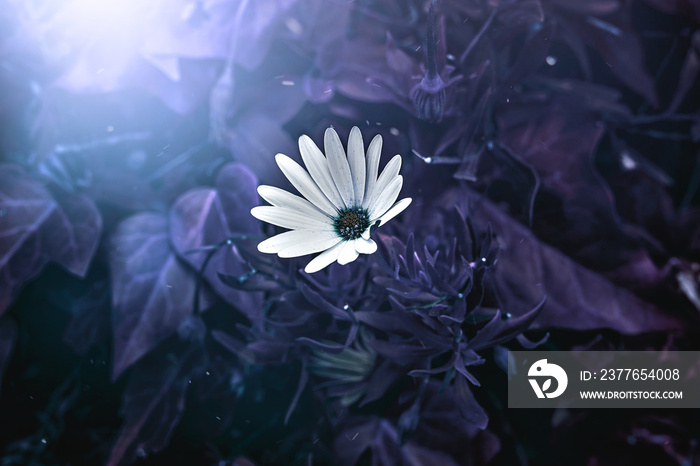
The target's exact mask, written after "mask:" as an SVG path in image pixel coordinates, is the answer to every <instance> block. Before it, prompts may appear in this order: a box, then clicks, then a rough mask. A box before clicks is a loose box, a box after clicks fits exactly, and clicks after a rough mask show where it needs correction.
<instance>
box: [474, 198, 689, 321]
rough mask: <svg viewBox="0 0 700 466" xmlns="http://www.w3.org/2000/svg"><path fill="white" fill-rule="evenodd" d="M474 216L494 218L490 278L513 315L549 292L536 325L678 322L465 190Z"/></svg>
mask: <svg viewBox="0 0 700 466" xmlns="http://www.w3.org/2000/svg"><path fill="white" fill-rule="evenodd" d="M462 196H463V199H465V200H467V201H468V202H470V203H471V205H473V206H478V207H476V208H474V209H471V210H470V212H471V214H472V216H473V218H474V219H475V221H476V222H479V223H486V222H490V223H491V225H492V226H493V230H494V232H495V233H496V236H497V238H498V242H499V243H500V244H501V254H499V260H498V266H497V267H495V268H494V271H493V273H492V274H491V276H490V277H489V278H488V280H490V281H492V283H493V285H494V286H495V288H496V290H497V292H498V295H499V298H500V300H501V308H502V309H504V310H507V311H508V312H510V313H512V314H513V315H520V314H522V313H524V312H525V311H527V310H530V309H532V306H533V304H534V303H536V302H538V301H540V300H541V299H542V298H543V297H544V296H547V301H546V302H545V304H544V307H543V309H542V312H541V314H540V315H539V317H538V318H537V319H536V320H535V321H534V324H533V325H534V326H536V327H547V328H549V327H563V328H573V329H595V328H612V329H615V330H617V331H619V332H622V333H632V334H633V333H640V332H645V331H649V330H650V329H654V330H659V331H660V330H670V329H677V328H679V327H680V325H681V324H680V322H679V321H678V320H677V319H675V318H674V317H673V316H671V315H669V314H666V313H664V312H663V311H661V310H659V309H657V308H656V307H655V306H652V305H651V304H648V303H646V302H644V301H642V300H641V299H639V298H637V297H636V296H635V295H633V294H632V293H630V292H629V291H627V290H625V289H624V288H619V287H616V286H615V285H613V284H612V283H611V282H609V281H608V280H606V279H605V278H603V277H602V276H600V275H598V274H596V273H594V272H593V271H591V270H589V269H586V268H584V267H582V266H580V265H579V264H577V263H576V262H574V261H573V260H571V259H570V258H569V257H567V256H566V255H564V254H562V253H561V252H559V251H557V250H556V249H554V248H552V247H551V246H548V245H546V244H544V243H542V242H540V241H539V240H538V239H537V238H536V237H535V236H534V235H533V234H532V232H531V231H530V230H529V229H528V228H526V227H525V226H523V225H522V224H520V223H518V222H516V221H514V220H513V219H511V218H510V217H508V216H507V215H506V214H505V213H503V212H502V211H501V210H500V209H499V208H498V207H496V206H495V205H494V204H492V203H491V202H489V201H486V200H484V199H483V198H480V197H478V196H477V195H476V194H475V193H472V192H467V191H464V192H462Z"/></svg>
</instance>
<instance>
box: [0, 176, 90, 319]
mask: <svg viewBox="0 0 700 466" xmlns="http://www.w3.org/2000/svg"><path fill="white" fill-rule="evenodd" d="M57 194H58V197H57V198H54V196H52V194H51V193H50V192H49V190H48V189H46V187H45V186H44V185H43V184H41V183H39V182H38V181H36V180H35V179H34V178H32V177H31V176H29V175H27V174H26V173H25V172H24V171H22V170H21V169H20V168H19V167H16V166H12V165H3V166H0V313H1V312H3V311H4V310H5V309H7V307H8V306H9V305H10V303H11V302H12V301H13V300H14V298H15V297H16V296H17V294H18V293H19V291H20V289H21V288H22V286H24V284H25V283H26V282H27V281H28V280H31V279H32V278H33V277H35V276H36V275H37V274H39V272H41V270H42V269H43V268H44V266H45V265H46V263H48V262H49V261H52V260H53V261H55V262H58V263H59V264H61V265H62V266H63V267H65V268H66V269H67V270H68V271H69V272H71V273H73V274H76V275H79V276H83V275H85V273H86V271H87V269H88V266H89V265H90V261H91V260H92V256H93V254H94V253H95V249H96V248H97V244H98V242H99V237H100V231H101V229H102V218H101V217H100V214H99V212H98V211H97V208H96V207H95V205H94V203H93V202H92V201H91V200H90V199H88V198H86V197H84V196H82V195H80V194H75V193H70V192H67V191H57Z"/></svg>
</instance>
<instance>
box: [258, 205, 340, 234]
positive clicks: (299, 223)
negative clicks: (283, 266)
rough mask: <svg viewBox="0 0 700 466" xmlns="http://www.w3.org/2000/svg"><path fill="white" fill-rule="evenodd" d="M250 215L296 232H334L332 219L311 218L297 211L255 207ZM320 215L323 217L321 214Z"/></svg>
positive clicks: (283, 208)
mask: <svg viewBox="0 0 700 466" xmlns="http://www.w3.org/2000/svg"><path fill="white" fill-rule="evenodd" d="M250 213H251V215H253V217H255V218H257V219H258V220H262V221H263V222H267V223H272V224H273V225H277V226H280V227H282V228H291V229H294V230H304V229H307V230H308V229H314V230H329V231H333V224H332V223H331V220H330V219H328V218H325V219H315V218H311V217H309V216H308V215H306V214H301V213H299V212H297V211H296V210H292V209H288V208H286V207H275V206H261V207H253V208H252V209H251V210H250ZM318 215H319V217H321V214H320V213H319V214H318Z"/></svg>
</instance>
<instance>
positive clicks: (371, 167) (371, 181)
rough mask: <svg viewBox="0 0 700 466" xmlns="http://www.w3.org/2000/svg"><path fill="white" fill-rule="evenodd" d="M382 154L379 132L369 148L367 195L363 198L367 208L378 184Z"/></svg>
mask: <svg viewBox="0 0 700 466" xmlns="http://www.w3.org/2000/svg"><path fill="white" fill-rule="evenodd" d="M381 155H382V136H381V135H379V134H377V135H376V136H375V137H374V139H372V142H370V143H369V147H368V148H367V176H366V178H365V179H366V181H365V195H364V197H363V198H362V207H364V208H367V201H368V200H369V198H370V196H372V191H373V190H374V186H375V185H376V184H377V175H378V174H379V159H380V158H381Z"/></svg>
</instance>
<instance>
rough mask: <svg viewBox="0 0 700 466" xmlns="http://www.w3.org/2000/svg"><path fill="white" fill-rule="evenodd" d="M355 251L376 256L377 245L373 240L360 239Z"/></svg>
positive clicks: (357, 241) (356, 243) (356, 241)
mask: <svg viewBox="0 0 700 466" xmlns="http://www.w3.org/2000/svg"><path fill="white" fill-rule="evenodd" d="M355 251H357V252H359V253H360V254H374V253H375V252H377V243H375V242H374V240H371V239H363V238H358V239H356V240H355Z"/></svg>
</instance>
